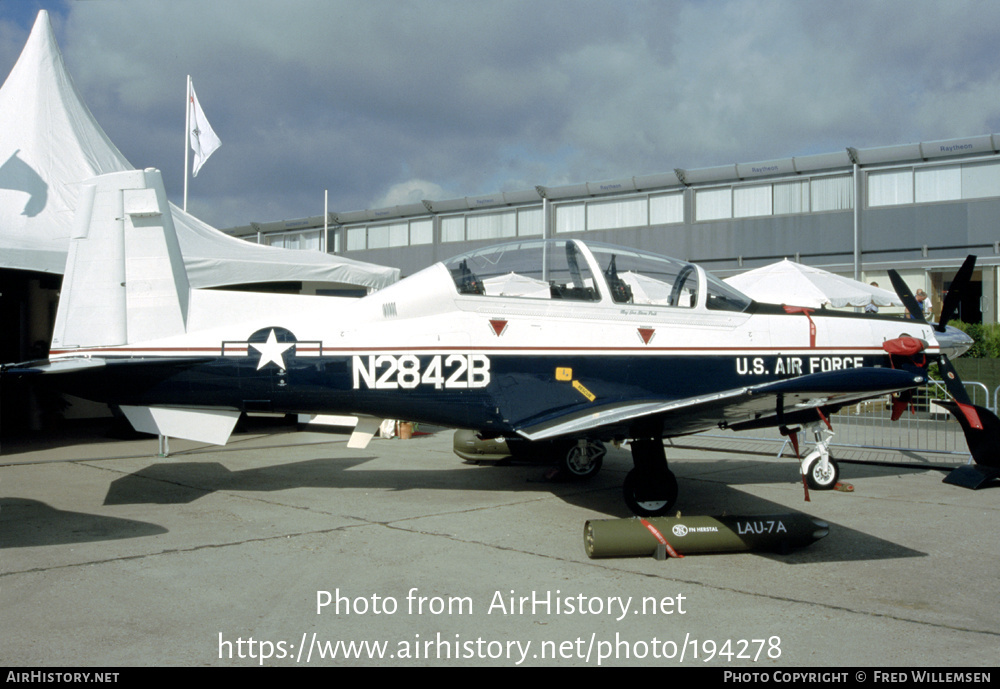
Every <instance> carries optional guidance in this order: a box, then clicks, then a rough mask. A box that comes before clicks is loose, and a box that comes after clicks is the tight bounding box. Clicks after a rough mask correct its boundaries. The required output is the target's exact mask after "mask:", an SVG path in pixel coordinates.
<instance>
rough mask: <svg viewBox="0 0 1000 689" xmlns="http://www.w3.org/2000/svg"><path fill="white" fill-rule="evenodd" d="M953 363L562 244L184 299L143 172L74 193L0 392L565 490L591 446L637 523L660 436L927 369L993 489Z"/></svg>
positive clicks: (778, 410)
mask: <svg viewBox="0 0 1000 689" xmlns="http://www.w3.org/2000/svg"><path fill="white" fill-rule="evenodd" d="M968 272H970V273H971V265H970V266H969V269H968ZM967 278H968V275H966V277H965V278H964V279H967ZM958 283H959V281H956V286H955V287H953V290H952V291H953V292H956V291H958V286H959V285H958ZM904 288H905V286H904ZM902 291H904V292H905V289H903V290H902ZM950 296H951V295H949V297H950ZM956 296H957V295H956ZM909 299H911V300H912V296H909ZM945 308H946V311H947V310H949V309H950V310H951V311H953V310H954V304H951V305H948V304H946V306H945ZM911 310H912V311H913V312H914V313H917V312H918V310H917V309H911ZM949 313H950V311H949ZM942 321H943V322H944V321H947V317H943V318H942ZM970 344H971V340H970V339H969V338H968V337H967V336H965V335H964V333H961V332H960V331H958V330H956V329H954V328H949V327H946V326H945V325H943V324H942V325H938V326H934V325H931V324H928V323H925V322H923V321H914V320H902V319H900V318H889V317H879V316H871V315H864V314H850V313H836V312H825V311H822V310H820V311H816V310H812V309H804V308H797V307H792V306H777V305H767V304H759V303H755V302H753V301H752V300H751V299H749V298H747V297H746V296H744V295H742V294H740V293H738V292H736V291H734V290H733V289H732V288H730V287H728V286H726V285H725V284H724V283H722V282H720V281H718V280H716V279H714V278H713V277H712V276H710V275H709V274H708V273H706V272H705V271H704V270H703V269H702V268H700V267H698V266H696V265H692V264H690V263H685V262H682V261H677V260H674V259H669V258H664V257H660V256H653V255H649V254H646V253H643V252H639V251H635V250H632V249H624V248H616V247H609V246H599V245H592V244H585V243H583V242H581V241H578V240H575V239H555V240H541V239H537V240H536V239H532V240H522V241H516V242H514V243H511V244H506V245H503V246H498V247H491V248H488V249H481V250H476V251H473V252H471V253H467V254H465V255H462V256H459V257H457V258H454V259H451V260H449V261H445V262H443V263H438V264H436V265H433V266H431V267H429V268H427V269H425V270H423V271H421V272H419V273H417V274H415V275H413V276H411V277H408V278H406V279H405V280H403V281H401V282H399V283H397V284H395V285H392V286H390V287H388V288H386V289H383V290H381V291H378V292H376V293H373V294H370V295H368V296H367V297H364V298H362V299H337V298H331V297H309V296H297V295H262V294H257V295H251V294H248V293H235V292H222V291H214V290H213V291H210V290H199V289H191V288H190V286H189V284H188V281H187V277H186V275H185V271H184V263H183V261H182V260H181V255H180V250H179V248H178V244H177V239H176V236H175V233H174V229H173V221H172V219H171V216H170V211H169V209H168V206H167V199H166V194H165V192H164V189H163V183H162V180H161V177H160V173H159V172H158V171H156V170H152V169H148V170H144V171H142V170H136V171H127V172H118V173H112V174H108V175H103V176H101V177H98V178H96V179H94V180H91V181H90V182H88V183H86V184H84V185H83V187H82V191H81V201H80V203H79V210H78V214H77V218H76V221H75V227H74V230H73V237H72V242H71V248H70V253H69V257H68V260H67V266H66V274H65V277H64V281H63V288H62V293H61V297H60V301H59V308H58V314H57V317H56V324H55V332H54V336H53V340H52V345H51V351H50V355H49V358H48V359H47V360H45V361H40V362H28V363H26V364H17V365H10V366H6V367H4V372H5V373H6V374H7V375H29V374H33V373H51V374H57V375H58V379H57V380H58V382H59V383H60V387H61V388H62V389H64V390H66V391H67V392H71V393H73V394H76V395H79V396H81V397H84V398H87V399H92V400H97V401H101V402H107V403H111V404H115V405H118V406H120V407H121V409H122V410H123V412H124V413H125V415H126V416H127V417H128V418H129V420H130V421H131V422H132V424H133V425H134V426H135V427H136V428H137V429H138V430H142V431H149V432H154V433H160V434H162V435H167V436H174V437H181V438H190V439H195V440H202V441H208V442H215V443H220V444H221V443H225V442H226V440H227V439H228V437H229V434H230V432H231V431H232V428H233V426H234V425H235V423H236V420H237V418H238V416H239V415H240V413H241V412H252V411H273V412H284V413H338V414H343V413H350V414H360V415H366V416H367V417H373V418H375V419H382V418H397V419H408V420H412V421H419V422H427V423H432V424H437V425H444V426H449V427H454V428H465V429H474V430H475V431H476V432H477V433H478V434H479V436H480V437H484V438H485V437H493V438H500V437H506V438H512V439H519V440H520V441H522V443H551V444H552V447H553V448H555V447H561V448H562V449H563V451H565V452H566V453H567V457H568V466H569V467H570V468H574V469H576V470H578V471H580V472H582V473H586V472H587V471H590V470H592V469H593V468H594V465H595V464H596V463H599V462H600V458H601V454H602V453H601V452H600V449H599V443H600V442H602V441H609V440H630V441H631V451H632V457H633V460H634V464H635V468H634V469H633V470H632V471H631V472H629V474H628V475H627V477H626V479H625V486H624V494H625V500H626V502H627V504H628V505H629V507H630V508H631V509H632V510H633V511H635V512H636V513H639V514H647V515H650V514H664V513H666V512H668V511H670V510H671V508H672V506H673V504H674V501H675V499H676V496H677V482H676V480H675V478H674V475H673V473H672V472H671V471H670V470H669V468H668V466H667V461H666V457H665V454H664V448H663V442H662V439H663V438H664V437H670V436H677V435H682V434H687V433H694V432H697V431H702V430H706V429H709V428H730V429H733V430H742V429H748V428H758V427H764V426H777V427H780V428H782V429H786V430H787V429H789V428H792V427H796V426H799V425H801V424H816V425H817V426H818V424H819V422H820V420H821V419H824V418H825V417H828V416H829V414H830V413H831V412H833V411H836V410H837V409H838V408H839V407H841V406H842V405H845V404H848V403H851V402H854V401H857V400H861V399H865V398H871V397H876V396H881V395H885V394H887V393H902V395H901V397H900V403H899V406H900V407H902V406H905V404H906V402H907V399H906V394H907V393H906V391H908V390H911V389H913V388H914V387H915V386H918V385H921V384H923V383H924V382H925V380H926V366H927V363H928V362H930V361H937V362H938V363H939V364H940V366H941V369H942V371H943V372H945V374H946V376H950V377H949V378H946V379H947V380H949V381H950V382H949V386H950V389H951V391H952V394H953V395H954V396H955V398H956V402H955V403H952V405H951V410H952V412H953V413H954V414H955V416H956V417H958V419H959V420H960V422H961V423H962V424H963V427H964V428H965V430H966V433H967V436H968V439H969V442H970V446H971V449H972V453H973V455H974V457H975V460H976V462H978V464H979V465H983V466H984V467H985V468H983V469H982V472H981V473H982V474H983V475H986V474H988V473H989V472H991V471H992V472H994V473H995V472H996V471H997V469H996V468H997V466H998V462H997V457H998V453H997V448H998V446H1000V444H998V442H997V439H998V438H1000V421H998V420H997V418H996V417H995V416H994V415H993V414H991V413H990V412H989V411H987V410H986V409H983V408H981V407H975V406H973V405H971V403H970V402H969V399H968V397H967V396H965V393H964V391H963V390H962V385H961V382H960V381H958V380H957V378H955V377H954V370H953V368H952V367H951V365H950V363H949V360H948V357H949V356H956V355H959V354H961V353H962V352H963V351H965V349H966V348H967V347H968V346H969V345H970ZM900 410H901V409H900ZM372 430H373V427H372V426H371V425H368V424H364V423H362V424H361V426H360V430H357V431H356V432H355V436H354V437H352V441H351V442H352V444H358V443H357V441H358V440H359V438H360V439H362V441H363V440H364V438H365V437H370V435H371V432H372ZM567 439H568V441H569V442H568V443H566V444H562V445H561V444H560V441H566V440H567ZM817 441H818V442H817V445H816V448H815V449H814V450H813V451H812V452H811V453H810V454H809V455H808V456H807V457H806V458H805V459H804V460H802V467H801V468H802V471H803V473H804V475H805V476H806V477H807V479H808V481H809V483H811V484H812V485H813V486H814V487H818V488H824V487H826V488H829V487H832V486H833V484H834V483H835V482H836V479H837V467H836V463H835V462H834V461H833V460H831V459H830V457H829V452H828V450H827V447H826V445H827V442H828V439H824V438H823V437H822V434H820V433H817ZM360 444H361V446H363V444H364V442H361V443H360ZM595 448H596V449H595Z"/></svg>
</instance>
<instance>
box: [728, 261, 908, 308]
mask: <svg viewBox="0 0 1000 689" xmlns="http://www.w3.org/2000/svg"><path fill="white" fill-rule="evenodd" d="M725 282H726V283H727V284H729V285H732V286H733V287H735V288H736V289H738V290H739V291H741V292H743V293H744V294H745V295H747V296H748V297H751V298H753V299H755V300H757V301H760V302H766V303H769V304H789V305H794V306H809V307H813V308H820V307H822V306H835V307H841V306H867V305H868V304H871V303H873V302H874V304H875V305H876V306H902V305H903V302H902V300H901V299H900V298H899V297H898V296H896V294H895V293H893V292H890V291H889V290H887V289H882V288H881V287H874V286H872V285H866V284H865V283H863V282H858V281H857V280H852V279H850V278H845V277H841V276H839V275H835V274H834V273H831V272H828V271H826V270H822V269H820V268H813V267H812V266H805V265H802V264H801V263H796V262H795V261H789V260H788V259H787V258H786V259H785V260H784V261H780V262H778V263H773V264H771V265H768V266H763V267H762V268H755V269H754V270H748V271H747V272H745V273H741V274H739V275H734V276H733V277H730V278H726V279H725Z"/></svg>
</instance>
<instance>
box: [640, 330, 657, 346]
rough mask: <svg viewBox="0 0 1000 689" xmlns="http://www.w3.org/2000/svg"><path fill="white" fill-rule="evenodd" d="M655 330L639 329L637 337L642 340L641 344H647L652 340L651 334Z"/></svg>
mask: <svg viewBox="0 0 1000 689" xmlns="http://www.w3.org/2000/svg"><path fill="white" fill-rule="evenodd" d="M655 332H656V330H655V329H653V328H639V337H641V338H642V342H643V344H649V341H650V340H652V339H653V333H655Z"/></svg>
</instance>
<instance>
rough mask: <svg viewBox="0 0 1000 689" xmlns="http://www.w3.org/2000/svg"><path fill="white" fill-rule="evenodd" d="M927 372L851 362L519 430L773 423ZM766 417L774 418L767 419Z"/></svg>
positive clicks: (673, 429)
mask: <svg viewBox="0 0 1000 689" xmlns="http://www.w3.org/2000/svg"><path fill="white" fill-rule="evenodd" d="M925 381H926V379H925V378H924V376H922V375H920V374H918V373H913V372H910V371H902V370H897V369H889V368H853V369H843V370H839V371H828V372H825V373H813V374H809V375H804V376H799V377H797V378H789V379H786V380H779V381H774V382H770V383H762V384H760V385H750V386H746V387H741V388H734V389H732V390H726V391H724V392H719V393H715V394H712V395H705V396H702V397H688V398H683V399H672V400H655V399H653V400H630V401H622V402H618V403H613V404H606V405H603V406H600V407H596V408H588V409H586V410H583V411H575V412H572V413H569V414H564V415H561V416H557V417H553V418H547V419H544V420H540V421H536V422H532V423H529V424H526V425H525V426H524V427H522V428H519V429H517V432H518V433H519V434H520V435H521V436H523V437H524V438H526V439H528V440H546V439H549V438H555V437H558V436H563V435H588V434H591V433H593V431H594V430H595V429H602V430H607V431H611V432H612V434H613V435H621V436H623V437H631V436H632V435H634V434H633V433H630V432H629V431H630V429H631V428H633V427H636V426H647V427H648V426H649V425H651V424H659V423H661V422H662V425H663V435H664V436H676V435H685V434H688V433H697V432H699V431H703V430H707V429H709V428H715V427H719V426H723V427H730V428H735V429H737V430H738V429H739V426H741V425H744V426H746V427H752V426H756V425H764V426H773V425H778V424H779V423H781V421H779V416H781V417H789V416H791V415H792V414H795V413H797V412H801V411H805V410H809V409H816V408H821V407H831V406H841V405H844V404H849V403H852V402H856V401H859V400H863V399H869V398H872V397H880V396H882V395H886V394H889V393H893V392H899V391H900V390H908V389H910V388H913V387H916V386H918V385H921V384H922V383H924V382H925ZM768 419H770V420H771V421H770V422H768Z"/></svg>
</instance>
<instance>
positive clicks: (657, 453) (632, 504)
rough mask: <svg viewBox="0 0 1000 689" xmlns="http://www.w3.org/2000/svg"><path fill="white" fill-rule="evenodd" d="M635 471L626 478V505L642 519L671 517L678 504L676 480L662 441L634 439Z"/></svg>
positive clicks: (656, 439) (623, 489)
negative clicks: (668, 515) (671, 512)
mask: <svg viewBox="0 0 1000 689" xmlns="http://www.w3.org/2000/svg"><path fill="white" fill-rule="evenodd" d="M631 445H632V461H633V463H634V464H635V468H634V469H632V471H630V472H628V474H627V475H626V476H625V485H624V486H623V488H622V493H623V495H624V497H625V504H626V505H628V508H629V509H630V510H632V512H633V513H635V514H637V515H640V516H643V517H660V516H663V515H665V514H668V513H669V512H670V511H671V510H672V509H673V507H674V503H676V502H677V478H676V477H675V476H674V473H673V472H672V471H670V469H668V468H667V455H666V453H665V452H664V451H663V441H662V440H661V439H660V438H640V439H638V440H633V441H632V443H631Z"/></svg>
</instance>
